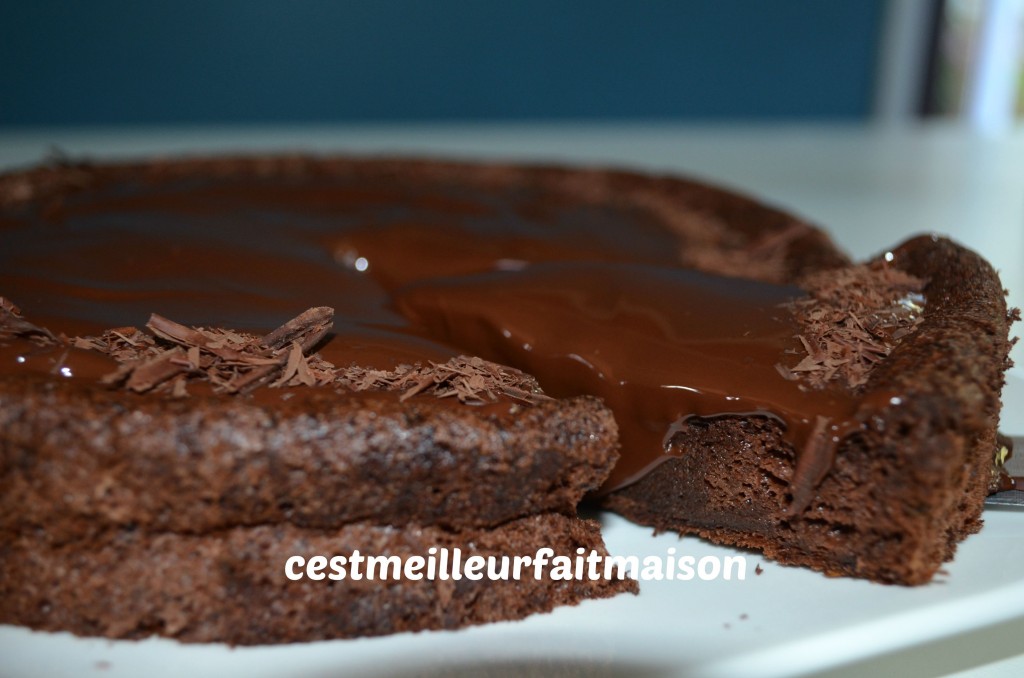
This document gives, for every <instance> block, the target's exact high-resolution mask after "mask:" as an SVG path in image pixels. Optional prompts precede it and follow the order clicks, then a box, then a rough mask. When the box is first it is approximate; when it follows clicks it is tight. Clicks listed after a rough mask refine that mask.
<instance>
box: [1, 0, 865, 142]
mask: <svg viewBox="0 0 1024 678" xmlns="http://www.w3.org/2000/svg"><path fill="white" fill-rule="evenodd" d="M0 7H2V10H0V12H2V16H0V92H2V93H3V94H2V95H0V126H7V127H12V126H26V125H125V124H128V125H131V124H182V123H183V124H209V123H303V122H318V123H324V122H326V123H330V122H358V121H468V120H567V119H571V120H625V119H636V120H710V119H715V120H721V119H727V120H785V119H794V120H808V119H825V120H834V119H840V120H850V119H854V120H856V119H861V118H864V117H865V116H867V115H868V114H869V113H870V111H871V106H872V92H873V88H874V78H875V66H876V64H875V62H876V53H877V51H878V42H879V37H880V30H881V22H882V14H883V2H882V0H775V1H767V0H708V1H700V2H697V1H692V0H680V1H677V2H672V1H669V0H662V1H655V0H651V1H647V2H638V1H634V2H624V1H621V0H592V1H590V2H567V1H558V0H519V1H516V0H504V1H502V2H496V1H493V0H480V1H478V2H470V1H468V0H433V1H430V0H424V1H415V0H376V1H373V0H370V1H366V2H358V3H357V2H325V1H312V0H307V1H302V0H293V1H292V2H277V1H271V0H248V1H243V0H231V1H219V2H218V1H215V0H209V1H206V2H204V1H201V0H179V1H177V2H173V1H168V2H148V1H145V0H136V1H134V2H130V1H127V0H122V1H112V0H111V1H102V0H101V1H98V2H58V1H56V0H26V1H23V2H10V1H9V0H0Z"/></svg>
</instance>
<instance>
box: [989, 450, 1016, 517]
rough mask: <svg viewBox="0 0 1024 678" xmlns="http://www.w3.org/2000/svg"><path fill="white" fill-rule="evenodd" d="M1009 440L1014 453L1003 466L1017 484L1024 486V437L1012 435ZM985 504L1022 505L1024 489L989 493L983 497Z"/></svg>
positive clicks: (990, 505)
mask: <svg viewBox="0 0 1024 678" xmlns="http://www.w3.org/2000/svg"><path fill="white" fill-rule="evenodd" d="M1010 440H1011V443H1012V445H1011V448H1010V449H1012V450H1015V451H1016V452H1015V454H1014V455H1013V456H1012V457H1010V458H1009V459H1007V460H1006V463H1005V464H1004V468H1005V469H1006V472H1007V473H1009V474H1010V475H1011V476H1013V477H1014V478H1016V479H1017V486H1018V487H1024V437H1022V436H1014V437H1013V438H1011V439H1010ZM985 506H986V507H992V506H1024V490H1020V489H1016V490H1004V491H1003V492H996V493H995V494H992V495H989V496H988V498H987V499H985Z"/></svg>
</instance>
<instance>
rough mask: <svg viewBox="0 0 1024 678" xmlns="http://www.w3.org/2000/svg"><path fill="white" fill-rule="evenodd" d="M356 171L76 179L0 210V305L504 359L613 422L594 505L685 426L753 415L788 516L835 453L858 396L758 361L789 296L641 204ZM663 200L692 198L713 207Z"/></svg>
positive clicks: (789, 346) (782, 333)
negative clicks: (294, 327) (301, 332)
mask: <svg viewBox="0 0 1024 678" xmlns="http://www.w3.org/2000/svg"><path fill="white" fill-rule="evenodd" d="M413 164H415V163H413ZM368 167H370V168H371V170H372V171H368V172H365V173H360V172H353V173H344V172H342V173H340V174H337V173H334V174H332V173H320V172H315V171H302V172H297V173H289V172H283V173H281V172H278V173H270V174H269V175H266V176H264V175H262V174H261V173H259V172H241V173H237V174H235V173H227V174H220V173H218V172H214V171H191V172H181V173H174V172H172V173H171V174H170V175H168V176H163V175H161V174H159V173H157V174H156V175H155V176H142V175H136V174H135V173H133V172H131V171H130V170H125V169H122V170H119V171H116V172H113V173H112V175H109V176H108V174H105V173H104V170H103V169H102V168H100V169H98V170H88V169H83V170H82V172H83V173H84V176H85V177H86V179H85V180H83V183H84V184H86V185H87V187H88V190H63V189H62V190H60V191H57V192H55V193H54V194H53V195H49V196H46V195H43V196H42V197H41V198H39V199H31V200H20V201H19V200H15V201H11V203H10V204H8V205H7V206H6V207H5V208H4V209H3V210H2V211H0V234H2V243H3V245H2V247H0V294H2V295H3V296H4V297H6V298H8V299H10V300H13V301H14V302H15V303H17V304H18V306H19V307H20V309H21V311H22V313H23V314H24V315H25V317H26V318H29V319H31V321H32V322H33V323H35V324H36V325H39V326H43V327H46V328H49V329H50V330H52V331H53V332H55V333H64V334H67V335H68V336H73V335H88V334H99V333H102V332H103V331H104V330H106V329H109V328H115V327H121V326H137V327H141V326H142V325H144V324H145V322H146V319H147V318H148V317H149V315H150V313H152V312H156V313H160V314H161V315H164V316H167V317H171V318H174V319H175V320H176V321H178V322H181V323H185V324H189V325H203V326H216V327H230V328H234V329H239V330H249V331H254V332H265V331H267V330H270V329H272V328H274V327H276V326H278V325H279V324H280V323H281V322H282V321H283V320H286V319H288V318H290V317H292V316H294V315H295V314H297V313H298V312H299V311H302V310H303V309H305V308H308V307H310V306H314V305H315V306H330V307H333V308H334V309H335V320H334V331H333V334H332V335H331V336H330V337H329V340H327V341H326V342H325V343H324V344H323V345H322V346H321V347H320V353H321V355H322V357H324V358H325V359H326V360H328V361H330V362H332V363H334V364H336V365H348V364H358V365H363V366H371V367H374V368H378V369H393V368H394V367H395V366H397V365H399V364H409V363H415V362H423V363H425V362H427V361H444V360H447V359H448V358H450V357H452V356H455V355H459V354H470V355H479V356H481V357H483V358H486V359H489V360H493V361H496V362H501V363H505V364H509V365H512V366H514V367H518V368H520V369H523V370H525V371H527V372H529V373H531V374H533V375H534V376H536V377H537V379H538V381H539V382H540V384H541V386H542V387H543V388H544V389H545V391H546V392H547V393H548V394H550V395H553V396H556V397H566V396H572V395H579V394H594V395H598V396H600V397H602V398H603V399H604V400H605V402H606V403H607V404H608V405H609V407H610V408H611V409H612V410H613V412H614V413H615V416H616V420H617V422H618V424H619V427H620V437H621V443H622V459H621V461H620V462H619V464H618V466H617V468H616V469H615V471H614V473H613V475H612V477H611V478H610V479H609V481H608V482H607V483H606V485H605V486H604V488H603V491H612V490H614V489H617V488H620V487H623V486H625V485H627V484H629V483H631V482H633V481H634V480H636V479H637V478H639V477H641V476H642V474H643V473H644V472H645V471H646V470H648V469H649V468H651V467H652V466H653V465H655V464H657V463H659V462H660V461H662V460H664V459H666V458H668V456H670V455H680V454H684V453H685V450H680V449H677V447H676V446H674V444H673V434H674V432H675V431H677V430H678V429H679V427H680V426H683V425H685V423H686V421H687V419H688V418H691V417H715V416H727V415H740V414H743V415H750V414H755V415H763V416H766V417H772V418H775V419H777V420H779V421H780V422H782V423H783V424H784V426H785V430H786V437H787V440H788V442H789V443H790V444H792V446H793V448H794V450H795V451H796V453H797V457H798V463H797V468H796V472H795V475H794V477H793V479H792V481H791V483H792V491H793V495H794V506H795V508H799V507H800V506H801V505H803V504H805V503H806V501H807V500H808V499H809V498H810V493H811V491H812V490H813V488H814V486H815V485H816V484H817V483H818V482H819V481H820V480H821V478H822V477H823V476H824V474H825V473H826V472H827V471H828V468H829V466H830V464H831V457H832V455H833V454H834V450H835V447H836V444H837V443H838V442H839V441H840V440H841V439H842V438H843V437H845V436H847V435H850V434H851V433H853V432H854V431H856V430H858V429H859V428H860V426H861V421H862V419H863V418H864V414H863V412H862V411H858V406H862V405H863V399H860V398H855V397H854V396H853V395H852V394H851V392H850V391H849V390H847V389H841V388H827V389H823V390H813V391H812V390H807V389H806V388H804V387H801V384H800V383H798V382H797V381H794V380H792V379H787V378H785V377H784V376H783V375H782V374H780V371H779V369H778V367H777V366H778V365H779V364H780V363H783V362H785V360H786V356H788V355H792V354H793V353H795V352H796V351H797V350H798V349H799V343H798V341H797V339H796V336H797V335H798V334H799V328H798V327H797V326H796V323H795V321H794V320H793V319H792V317H791V315H790V313H789V312H788V311H787V310H786V309H785V304H786V303H787V302H790V301H792V300H794V299H799V298H801V297H803V296H804V294H805V293H804V292H803V291H801V290H800V289H799V288H796V287H792V286H788V285H780V284H771V283H768V282H754V281H751V280H743V279H740V278H734V277H725V276H720V275H712V274H709V273H702V272H698V271H695V270H691V269H688V268H685V267H682V266H681V264H684V263H687V262H689V261H690V260H693V259H694V258H695V255H693V251H694V250H693V249H692V248H691V250H688V251H681V249H680V244H679V243H680V228H678V227H676V226H673V224H672V223H671V221H672V220H671V219H667V218H666V217H665V215H664V212H665V208H664V206H662V205H660V204H659V205H654V207H652V205H653V204H654V203H652V199H651V198H650V196H646V197H644V196H643V195H639V194H636V195H633V196H632V197H631V199H629V200H623V201H621V202H616V201H615V200H608V199H602V200H596V199H588V198H586V197H585V196H584V198H581V195H582V194H585V193H586V192H585V191H583V192H582V194H581V191H579V190H576V191H570V190H552V189H551V188H550V187H549V186H547V185H546V184H543V185H542V184H540V183H538V184H537V185H533V186H531V185H530V183H529V182H524V181H522V177H520V178H519V180H516V181H508V182H503V181H501V180H498V179H495V180H493V181H491V180H490V179H486V180H481V181H476V182H474V181H465V180H458V176H461V175H462V174H466V173H471V172H472V168H471V167H470V168H467V167H458V168H456V169H455V170H452V171H451V172H449V173H447V174H446V173H445V172H441V173H440V175H437V176H435V175H434V174H431V173H430V172H424V173H423V174H422V175H420V174H417V173H416V172H410V173H408V174H403V173H402V172H401V171H397V170H395V169H393V168H394V167H400V164H393V165H388V164H387V163H382V164H381V165H379V166H375V165H373V163H372V162H368ZM250 169H251V168H250ZM479 171H480V172H483V173H484V174H486V173H487V172H488V171H489V170H488V169H487V168H480V170H479ZM537 171H538V174H543V171H542V170H537ZM460 173H461V174H460ZM143 174H144V173H143ZM556 174H557V173H556ZM584 174H585V173H584ZM453 175H454V176H453ZM499 175H500V173H496V174H495V176H496V177H498V176H499ZM526 176H527V177H530V176H531V175H529V174H527V175H526ZM566 176H571V175H566ZM594 176H595V177H597V176H599V175H598V174H596V173H595V174H594ZM600 176H604V177H605V179H606V180H607V177H608V176H612V177H614V176H615V175H600ZM622 176H623V177H627V175H622ZM499 178H500V177H499ZM620 178H621V177H620ZM621 180H622V181H626V182H627V184H628V181H627V179H626V178H621ZM680 185H681V186H684V187H689V190H691V191H692V192H694V195H695V196H696V198H697V202H698V203H699V202H700V200H704V202H705V203H708V204H713V203H714V202H715V200H719V201H721V200H723V198H722V197H721V196H722V195H725V194H719V193H716V192H714V191H711V189H706V188H704V187H700V186H699V185H697V184H692V185H691V184H686V183H683V182H680ZM701 191H704V193H701ZM708 191H711V192H708ZM702 196H703V197H702ZM691 197H692V196H691ZM641 198H642V199H641ZM732 199H734V200H739V201H740V202H741V204H742V205H743V209H745V210H746V211H747V212H748V213H750V214H751V215H754V216H758V218H760V219H761V220H762V221H763V220H764V215H757V210H759V209H761V210H762V211H763V212H764V213H765V214H767V215H768V217H770V218H769V219H768V220H769V221H772V220H775V221H778V220H779V219H780V218H781V217H780V216H779V213H775V212H773V211H771V210H768V208H759V207H757V206H756V205H755V204H754V203H749V204H748V203H746V202H743V201H742V199H739V198H732ZM638 205H639V206H641V207H642V209H641V207H638ZM741 211H742V210H741ZM690 219H691V221H692V220H697V221H700V220H701V219H704V220H705V221H708V220H709V219H711V217H708V216H707V215H706V214H702V213H698V214H695V215H691V216H690ZM709 223H710V224H711V227H713V226H714V223H713V221H712V222H709ZM703 228H705V230H707V228H710V227H709V226H707V224H705V225H704V226H703ZM682 230H683V231H685V228H683V229H682ZM712 230H713V229H712ZM790 230H791V231H792V233H789V234H788V235H786V229H785V228H782V229H774V232H775V233H776V234H778V233H782V234H783V236H784V239H788V240H790V241H794V240H799V239H800V238H803V237H806V236H808V235H811V236H814V237H817V236H818V234H817V232H816V231H813V229H810V228H809V227H802V225H800V224H799V223H798V222H797V227H793V228H791V229H790ZM683 235H685V233H683ZM755 245H756V243H755ZM714 246H715V247H721V243H716V244H714ZM754 256H755V257H757V256H762V255H761V254H758V253H757V252H754ZM764 256H768V255H764ZM696 258H698V259H699V257H696ZM733 263H735V262H733ZM831 263H842V260H841V259H840V258H839V257H838V255H836V261H834V262H831ZM751 265H752V266H753V264H751ZM725 268H728V266H726V267H725ZM762 277H764V276H762ZM113 367H114V363H113V361H112V360H111V359H110V358H107V357H105V356H102V355H99V354H96V353H93V352H91V351H86V350H80V349H72V350H63V349H59V348H50V349H49V350H41V349H40V348H39V347H37V346H34V345H32V344H30V343H29V342H27V341H25V340H21V339H14V340H11V341H9V342H7V344H6V345H4V346H0V377H2V376H5V375H11V374H18V373H26V372H32V373H46V374H49V375H53V376H52V377H48V378H53V379H87V380H96V379H97V378H99V377H100V376H102V375H104V374H106V373H109V372H110V371H111V369H113ZM289 390H295V389H289ZM154 397H155V396H154ZM260 397H261V398H262V399H267V398H268V397H280V395H279V394H275V395H274V396H267V395H266V394H263V395H261V396H260ZM453 406H459V405H458V404H457V403H454V402H453Z"/></svg>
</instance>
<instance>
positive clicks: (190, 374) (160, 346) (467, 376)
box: [0, 297, 550, 405]
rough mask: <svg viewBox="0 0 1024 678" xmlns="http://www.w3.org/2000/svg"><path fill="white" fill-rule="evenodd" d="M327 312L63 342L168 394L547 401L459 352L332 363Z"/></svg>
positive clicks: (117, 374)
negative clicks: (379, 393)
mask: <svg viewBox="0 0 1024 678" xmlns="http://www.w3.org/2000/svg"><path fill="white" fill-rule="evenodd" d="M0 303H2V304H3V310H4V312H7V313H9V314H11V315H13V314H15V313H16V312H17V309H16V307H14V305H13V304H10V302H8V301H7V300H5V299H3V298H2V297H0ZM333 316H334V311H333V309H331V308H327V307H317V308H311V309H309V310H308V311H305V312H304V313H302V314H300V315H299V316H297V317H295V318H293V319H291V320H289V321H288V322H286V323H285V324H283V325H281V327H279V328H277V329H276V330H274V331H273V332H270V333H269V334H267V335H265V336H263V337H257V336H255V335H251V334H246V333H244V332H235V331H232V330H227V329H221V328H212V329H211V328H203V327H188V326H186V325H182V324H180V323H177V322H175V321H173V320H170V319H168V318H165V317H163V316H161V315H157V314H153V315H152V316H151V317H150V319H149V322H148V323H147V325H146V327H147V328H148V329H149V331H150V333H146V332H143V331H141V330H139V329H136V328H134V327H119V328H115V329H111V330H107V331H106V332H104V333H103V334H102V335H100V336H84V337H73V338H72V339H69V340H68V345H69V346H70V347H74V348H77V349H85V350H91V351H98V352H100V353H103V354H105V355H108V356H110V357H111V358H113V359H115V360H116V361H117V362H118V363H119V366H118V368H117V369H116V370H115V371H113V372H111V373H109V374H107V375H105V376H104V377H103V378H102V379H101V383H103V384H106V385H108V386H111V387H122V388H126V389H128V390H130V391H133V392H136V393H149V392H154V393H166V394H169V395H170V396H171V397H174V398H183V397H186V396H187V395H188V389H187V386H188V383H189V382H190V381H205V382H207V383H209V384H210V385H211V386H212V387H213V390H214V391H215V392H218V393H234V394H246V393H251V392H252V391H254V390H255V389H257V388H260V387H262V386H267V387H268V388H284V387H291V386H334V387H340V388H344V389H347V390H350V391H366V390H386V391H400V392H401V394H402V395H401V399H402V400H407V399H409V398H411V397H413V396H415V395H417V394H429V395H433V396H434V397H437V398H455V399H457V400H458V401H459V402H462V403H466V404H474V405H479V404H484V403H487V402H495V401H497V400H498V399H499V398H501V397H506V398H511V399H513V400H518V401H521V402H524V403H530V404H535V403H538V402H541V401H544V400H550V398H549V397H548V396H546V395H544V393H543V392H542V391H541V389H540V386H539V385H538V384H537V381H536V380H535V379H534V378H533V377H531V376H529V375H527V374H525V373H523V372H520V371H519V370H515V369H512V368H510V367H504V366H502V365H498V364H495V363H492V362H488V361H486V360H483V359H481V358H476V357H469V356H458V357H455V358H452V359H450V360H448V361H447V362H445V363H430V364H429V365H426V366H423V365H420V364H415V365H399V366H398V367H396V368H395V369H394V370H390V371H389V370H377V369H373V368H367V367H360V366H356V365H352V366H350V367H345V368H337V367H335V366H334V365H332V364H331V363H329V362H327V361H326V360H324V359H323V358H321V357H320V356H319V355H318V354H315V353H312V351H313V349H314V348H316V346H318V345H319V344H320V342H322V341H323V340H324V338H325V337H326V336H327V334H328V332H329V331H330V329H331V326H332V322H333ZM19 317H20V316H19ZM31 327H32V328H35V326H34V325H32V326H31ZM45 336H52V335H50V334H48V333H47V334H46V335H45ZM55 341H56V339H55Z"/></svg>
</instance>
